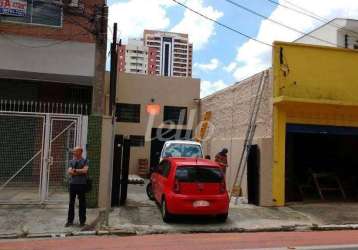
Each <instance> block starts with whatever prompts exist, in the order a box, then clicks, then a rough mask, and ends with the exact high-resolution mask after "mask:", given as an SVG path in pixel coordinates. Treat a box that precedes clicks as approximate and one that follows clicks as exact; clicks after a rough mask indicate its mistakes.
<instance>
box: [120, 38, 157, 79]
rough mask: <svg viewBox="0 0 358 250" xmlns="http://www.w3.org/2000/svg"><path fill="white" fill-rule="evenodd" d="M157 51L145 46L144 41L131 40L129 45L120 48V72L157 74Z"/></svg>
mask: <svg viewBox="0 0 358 250" xmlns="http://www.w3.org/2000/svg"><path fill="white" fill-rule="evenodd" d="M155 55H156V49H154V48H149V47H147V46H144V44H143V40H135V39H129V40H128V44H127V45H122V46H120V47H119V48H118V65H117V67H118V70H119V72H126V73H135V74H150V75H154V74H155Z"/></svg>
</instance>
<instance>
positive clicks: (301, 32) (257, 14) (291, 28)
mask: <svg viewBox="0 0 358 250" xmlns="http://www.w3.org/2000/svg"><path fill="white" fill-rule="evenodd" d="M225 1H226V2H228V3H230V4H232V5H234V6H236V7H238V8H240V9H243V10H245V11H247V12H249V13H251V14H254V15H256V16H259V17H261V18H263V19H265V20H268V21H270V22H272V23H275V24H277V25H280V26H282V27H284V28H286V29H289V30H293V31H295V32H297V33H300V34H301V35H305V36H308V37H311V38H313V39H316V40H318V41H321V42H325V43H329V44H331V45H333V46H337V47H341V46H339V45H338V44H336V43H332V42H330V41H327V40H324V39H322V38H319V37H316V36H313V35H311V34H308V33H306V32H303V31H301V30H298V29H296V28H293V27H291V26H288V25H286V24H283V23H281V22H279V21H276V20H274V19H271V18H270V17H268V16H265V15H262V14H260V13H258V12H256V11H254V10H252V9H249V8H247V7H245V6H243V5H241V4H238V3H236V2H234V1H232V0H225Z"/></svg>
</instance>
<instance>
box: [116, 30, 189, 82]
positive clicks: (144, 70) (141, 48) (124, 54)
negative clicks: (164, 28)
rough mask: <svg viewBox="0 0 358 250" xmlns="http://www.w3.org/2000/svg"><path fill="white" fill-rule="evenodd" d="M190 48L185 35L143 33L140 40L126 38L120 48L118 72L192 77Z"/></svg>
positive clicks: (147, 31)
mask: <svg viewBox="0 0 358 250" xmlns="http://www.w3.org/2000/svg"><path fill="white" fill-rule="evenodd" d="M192 65H193V45H192V44H191V43H189V38H188V35H187V34H179V33H172V32H161V31H154V30H144V35H143V39H141V40H135V39H129V40H128V44H127V45H122V46H121V47H120V48H119V54H118V71H119V72H126V73H135V74H149V75H158V76H174V77H191V76H192Z"/></svg>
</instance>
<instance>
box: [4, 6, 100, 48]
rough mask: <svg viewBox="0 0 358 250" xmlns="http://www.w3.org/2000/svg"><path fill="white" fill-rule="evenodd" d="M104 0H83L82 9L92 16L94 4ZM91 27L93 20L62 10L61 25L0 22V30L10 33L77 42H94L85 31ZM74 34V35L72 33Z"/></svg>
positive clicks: (90, 35) (91, 36)
mask: <svg viewBox="0 0 358 250" xmlns="http://www.w3.org/2000/svg"><path fill="white" fill-rule="evenodd" d="M104 2H105V1H104V0H85V1H83V3H84V11H85V13H86V15H87V16H94V9H95V6H96V5H103V3H104ZM81 26H84V27H86V28H90V29H93V28H94V22H92V23H91V22H89V21H88V19H87V18H84V17H81V16H79V15H73V14H69V12H68V11H65V10H64V16H63V26H62V27H48V26H41V25H31V24H25V23H24V24H19V23H10V22H2V23H0V32H1V33H6V34H10V35H21V36H33V37H39V38H44V39H54V40H68V41H77V42H88V43H94V42H95V40H94V38H95V37H94V36H93V35H92V34H90V33H88V32H87V31H86V29H84V28H82V27H81ZM74 34H75V35H74Z"/></svg>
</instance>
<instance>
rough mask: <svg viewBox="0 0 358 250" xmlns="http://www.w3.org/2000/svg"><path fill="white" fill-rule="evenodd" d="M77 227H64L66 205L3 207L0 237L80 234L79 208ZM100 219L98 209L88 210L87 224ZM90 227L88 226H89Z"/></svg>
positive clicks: (0, 215) (0, 214)
mask: <svg viewBox="0 0 358 250" xmlns="http://www.w3.org/2000/svg"><path fill="white" fill-rule="evenodd" d="M75 213H76V218H75V225H74V226H73V227H68V228H66V227H64V226H65V223H66V220H67V206H66V205H47V206H40V205H16V206H15V205H1V206H0V225H1V227H0V237H1V238H19V237H49V236H51V235H52V236H64V235H69V234H71V235H75V234H79V233H80V232H81V230H83V229H86V226H85V228H81V227H79V222H78V217H77V216H78V208H76V211H75ZM97 217H98V210H97V209H87V224H92V223H93V222H95V221H96V219H97ZM87 227H88V226H87Z"/></svg>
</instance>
